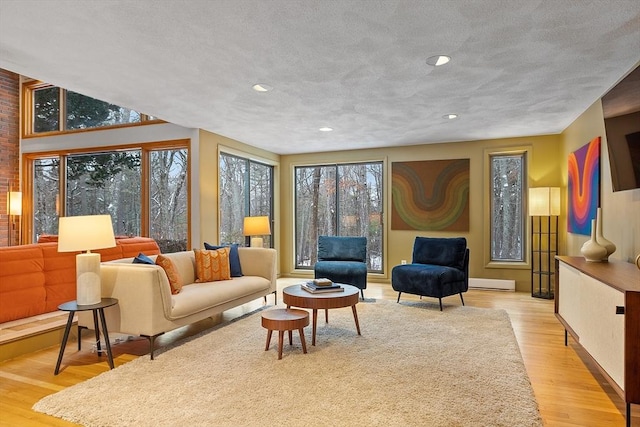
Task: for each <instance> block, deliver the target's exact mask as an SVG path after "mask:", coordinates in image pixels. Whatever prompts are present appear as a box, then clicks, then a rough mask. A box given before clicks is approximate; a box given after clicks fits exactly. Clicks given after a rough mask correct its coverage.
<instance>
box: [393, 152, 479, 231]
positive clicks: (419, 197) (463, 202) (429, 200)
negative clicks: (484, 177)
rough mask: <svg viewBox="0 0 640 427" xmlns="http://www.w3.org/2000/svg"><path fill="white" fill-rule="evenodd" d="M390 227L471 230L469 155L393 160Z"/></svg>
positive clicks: (400, 228) (399, 228)
mask: <svg viewBox="0 0 640 427" xmlns="http://www.w3.org/2000/svg"><path fill="white" fill-rule="evenodd" d="M391 229H393V230H429V231H434V230H438V231H469V159H455V160H426V161H419V162H394V163H392V164H391Z"/></svg>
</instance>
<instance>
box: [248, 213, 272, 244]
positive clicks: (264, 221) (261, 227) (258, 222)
mask: <svg viewBox="0 0 640 427" xmlns="http://www.w3.org/2000/svg"><path fill="white" fill-rule="evenodd" d="M243 234H244V235H245V236H251V247H252V248H262V247H264V240H263V239H262V237H261V236H265V235H270V234H271V226H270V225H269V217H268V216H247V217H245V218H244V228H243Z"/></svg>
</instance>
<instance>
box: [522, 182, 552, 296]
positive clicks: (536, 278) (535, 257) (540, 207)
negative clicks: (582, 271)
mask: <svg viewBox="0 0 640 427" xmlns="http://www.w3.org/2000/svg"><path fill="white" fill-rule="evenodd" d="M558 215H560V188H559V187H539V188H530V189H529V216H531V237H530V238H531V296H533V297H537V298H547V299H552V298H553V297H554V296H553V287H554V284H555V280H553V279H554V275H555V256H556V255H558ZM534 217H537V218H538V221H537V222H536V221H535V220H534ZM543 217H546V218H547V221H546V229H545V228H544V227H543V222H542V218H543ZM552 217H553V219H554V220H553V221H552Z"/></svg>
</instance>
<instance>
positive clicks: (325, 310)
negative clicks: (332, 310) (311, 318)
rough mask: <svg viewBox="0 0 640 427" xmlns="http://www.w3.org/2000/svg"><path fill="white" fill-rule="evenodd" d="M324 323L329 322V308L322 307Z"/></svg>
mask: <svg viewBox="0 0 640 427" xmlns="http://www.w3.org/2000/svg"><path fill="white" fill-rule="evenodd" d="M324 323H329V309H328V308H325V309H324Z"/></svg>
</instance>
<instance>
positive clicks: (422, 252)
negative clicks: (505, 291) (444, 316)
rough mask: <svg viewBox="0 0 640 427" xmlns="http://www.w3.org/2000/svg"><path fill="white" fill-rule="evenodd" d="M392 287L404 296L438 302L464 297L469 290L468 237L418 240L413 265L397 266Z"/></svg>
mask: <svg viewBox="0 0 640 427" xmlns="http://www.w3.org/2000/svg"><path fill="white" fill-rule="evenodd" d="M391 286H392V287H393V289H394V290H395V291H397V292H398V302H400V295H402V292H405V293H408V294H414V295H420V296H421V297H422V296H428V297H432V298H438V300H439V302H440V311H442V298H444V297H447V296H450V295H455V294H460V300H461V301H462V305H464V298H462V293H463V292H466V291H467V290H468V289H469V248H467V240H466V239H465V238H464V237H455V238H432V237H416V240H415V242H414V244H413V259H412V262H411V264H405V265H397V266H395V267H393V270H391Z"/></svg>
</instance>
